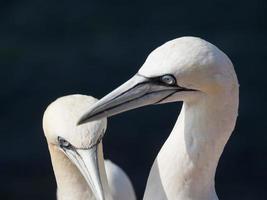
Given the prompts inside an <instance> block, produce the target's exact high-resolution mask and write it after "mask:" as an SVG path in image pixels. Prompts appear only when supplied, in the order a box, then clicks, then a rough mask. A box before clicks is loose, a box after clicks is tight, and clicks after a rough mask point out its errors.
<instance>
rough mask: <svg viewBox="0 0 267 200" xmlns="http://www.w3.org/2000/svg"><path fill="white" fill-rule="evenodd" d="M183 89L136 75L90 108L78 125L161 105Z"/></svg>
mask: <svg viewBox="0 0 267 200" xmlns="http://www.w3.org/2000/svg"><path fill="white" fill-rule="evenodd" d="M182 89H183V88H181V87H179V86H177V85H172V86H170V85H164V84H162V83H160V82H159V81H157V79H156V78H146V77H144V76H142V75H139V74H136V75H135V76H133V77H132V78H131V79H130V80H128V81H127V82H126V83H124V84H123V85H121V86H120V87H118V88H117V89H115V90H114V91H112V92H111V93H109V94H108V95H106V96H105V97H103V98H102V99H100V100H99V101H98V102H97V103H95V104H94V105H93V106H92V107H91V108H89V110H88V111H87V112H86V113H85V114H84V115H83V116H82V117H81V118H80V120H79V122H78V125H79V124H83V123H86V122H89V121H93V120H97V119H100V118H102V117H109V116H113V115H116V114H118V113H121V112H125V111H127V110H132V109H135V108H138V107H141V106H145V105H151V104H158V103H161V102H162V101H163V100H165V99H167V98H168V97H170V96H172V95H173V94H175V93H176V92H178V91H181V90H182Z"/></svg>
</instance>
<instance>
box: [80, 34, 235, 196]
mask: <svg viewBox="0 0 267 200" xmlns="http://www.w3.org/2000/svg"><path fill="white" fill-rule="evenodd" d="M178 101H181V102H183V105H182V108H181V111H180V114H179V116H178V119H177V121H176V123H175V125H174V127H173V129H172V131H171V133H170V135H169V136H168V138H167V140H166V141H165V143H164V144H163V146H162V147H161V149H160V151H159V153H158V155H157V157H156V159H155V160H154V163H153V165H152V168H151V170H150V173H149V176H148V180H147V184H146V189H145V193H144V197H143V199H144V200H151V199H153V200H218V195H217V194H216V190H215V180H214V179H215V173H216V168H217V165H218V161H219V159H220V156H221V154H222V152H223V149H224V147H225V144H226V143H227V141H228V139H229V137H230V135H231V134H232V132H233V130H234V127H235V123H236V119H237V116H238V104H239V83H238V79H237V75H236V73H235V69H234V66H233V64H232V62H231V60H230V58H229V57H228V56H227V55H226V54H225V53H224V52H223V51H221V50H220V49H219V48H218V47H216V46H215V45H213V44H211V43H209V42H207V41H206V40H204V39H201V38H199V37H193V36H184V37H180V38H176V39H173V40H170V41H168V42H166V43H164V44H163V45H161V46H159V47H158V48H156V49H155V50H153V51H152V52H151V53H150V54H149V56H148V57H147V59H146V61H145V62H144V64H143V65H142V66H141V68H140V69H139V71H138V72H137V74H135V75H134V76H133V77H132V78H130V80H128V81H127V82H125V83H124V84H122V85H121V86H120V87H118V88H117V89H115V90H113V91H112V92H111V93H109V94H108V95H106V96H105V97H103V98H102V99H100V100H99V101H98V102H97V103H95V104H94V105H93V106H91V107H88V108H87V110H85V111H84V114H83V115H82V116H81V117H80V119H79V121H78V122H77V124H78V125H79V124H84V123H86V122H89V121H93V120H96V119H100V118H101V117H110V116H113V115H116V114H118V113H121V112H125V111H128V110H131V109H134V108H138V107H142V106H146V105H158V104H164V103H170V102H178ZM159 117H160V116H159ZM144 120H147V119H144ZM163 120H168V119H166V117H164V118H163V119H162V121H163Z"/></svg>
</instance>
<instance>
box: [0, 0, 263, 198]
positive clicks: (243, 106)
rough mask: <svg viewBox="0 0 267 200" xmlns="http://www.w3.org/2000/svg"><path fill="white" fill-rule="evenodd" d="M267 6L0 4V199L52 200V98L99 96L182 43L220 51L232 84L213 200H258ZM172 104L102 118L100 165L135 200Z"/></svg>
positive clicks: (167, 126) (254, 0)
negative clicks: (236, 92)
mask: <svg viewBox="0 0 267 200" xmlns="http://www.w3.org/2000/svg"><path fill="white" fill-rule="evenodd" d="M266 20H267V1H266V0H251V1H244V0H243V1H230V0H227V1H226V0H224V1H219V0H208V1H189V0H176V1H169V0H165V1H161V2H158V1H139V2H134V1H132V2H127V1H111V0H110V1H89V0H87V1H85V0H82V1H67V0H65V1H52V0H25V1H21V0H1V1H0V64H1V79H0V81H1V84H0V87H1V98H0V102H1V104H0V105H1V111H0V120H1V126H0V132H1V145H0V158H1V159H0V162H1V163H0V174H1V175H0V176H1V182H0V188H1V191H0V198H1V199H11V200H13V199H23V200H24V199H27V200H36V199H38V200H47V199H55V192H56V184H55V179H54V175H53V171H52V167H51V163H50V158H49V153H48V150H47V145H46V141H45V138H44V136H43V132H42V114H43V112H44V110H45V108H46V106H47V105H48V104H49V103H50V102H52V101H53V100H55V99H56V98H57V97H60V96H63V95H67V94H73V93H81V94H88V95H93V96H95V97H97V98H100V97H102V96H103V95H105V94H106V93H107V92H109V91H111V90H112V89H114V88H115V87H116V86H118V85H119V84H121V83H123V82H124V81H126V80H127V79H128V78H129V77H131V76H132V75H133V74H134V73H136V71H137V70H138V69H139V67H140V66H141V65H142V64H143V62H144V60H145V58H146V56H147V55H148V54H149V53H150V52H151V51H152V50H153V49H154V48H156V47H157V46H159V45H161V44H162V43H164V42H166V41H168V40H170V39H174V38H177V37H180V36H184V35H192V36H199V37H202V38H204V39H206V40H208V41H210V42H211V43H213V44H215V45H216V46H218V47H219V48H220V49H222V50H223V51H224V52H225V53H226V54H227V55H228V56H229V57H230V58H231V59H232V61H233V63H234V65H235V69H236V72H237V74H238V77H239V81H240V85H241V88H240V89H241V92H240V100H241V101H240V111H239V118H238V122H237V127H236V130H235V132H234V134H233V135H232V137H231V139H230V141H229V143H228V144H227V146H226V149H225V151H224V154H223V156H222V158H221V161H220V164H219V167H218V171H217V176H216V188H217V192H218V195H219V197H220V198H221V199H226V200H232V199H242V200H248V199H257V200H263V199H267V191H266V187H267V183H266V178H267V160H266V158H267V148H266V144H267V135H266V129H267V123H266V115H265V112H266V111H267V109H266V105H265V103H266V101H267V96H266V86H267V84H266V83H267V78H266V72H267V70H266V67H267V66H266V64H267V61H266V60H267V57H266V53H267V37H266V34H267V23H266ZM180 106H181V105H180V104H167V105H161V106H154V107H146V108H143V109H138V110H134V111H131V112H128V113H124V114H121V115H118V116H116V117H113V118H111V119H109V124H108V131H107V133H106V137H105V138H104V148H105V149H104V150H105V155H106V157H107V158H109V159H111V160H113V161H114V162H116V163H117V164H119V165H120V166H121V167H122V168H123V169H125V170H126V171H127V173H128V174H129V176H130V178H131V179H132V181H133V183H134V186H135V188H136V192H137V194H138V197H139V199H141V197H142V195H143V191H144V187H145V183H146V179H147V176H148V172H149V169H150V166H151V165H152V162H153V160H154V158H155V156H156V155H157V153H158V151H159V149H160V147H161V145H162V144H163V142H164V141H165V139H166V138H167V137H168V134H169V133H170V131H171V129H172V126H173V125H174V122H175V121H176V117H177V114H178V113H179V109H180Z"/></svg>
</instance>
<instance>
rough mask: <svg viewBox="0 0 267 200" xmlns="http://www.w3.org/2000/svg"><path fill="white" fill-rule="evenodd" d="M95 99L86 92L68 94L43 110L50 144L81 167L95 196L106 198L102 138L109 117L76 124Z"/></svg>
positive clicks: (44, 124) (80, 169)
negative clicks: (80, 124)
mask: <svg viewBox="0 0 267 200" xmlns="http://www.w3.org/2000/svg"><path fill="white" fill-rule="evenodd" d="M96 101H97V99H95V98H93V97H90V96H85V95H69V96H64V97H61V98H59V99H57V100H56V101H54V102H53V103H51V104H50V105H49V106H48V108H47V109H46V111H45V113H44V117H43V129H44V132H45V136H46V138H47V142H48V143H49V145H54V147H56V149H58V150H60V151H61V152H62V153H64V154H65V156H67V158H69V160H70V161H71V162H72V163H73V164H74V165H75V166H76V167H77V168H78V169H79V171H80V173H81V174H82V175H83V177H84V178H85V180H86V182H87V183H88V185H89V187H90V189H91V191H92V192H93V194H94V196H95V197H96V199H98V200H104V199H105V190H104V186H103V183H104V182H105V181H104V182H103V180H104V179H103V171H101V170H102V169H103V163H102V161H101V160H103V154H102V143H101V140H102V137H103V135H104V133H105V130H106V126H107V120H106V118H103V119H101V120H98V121H94V122H91V123H88V124H85V125H82V126H76V123H77V120H78V119H79V117H80V115H81V114H82V113H83V110H84V109H85V108H87V107H88V106H91V105H92V104H93V103H95V102H96ZM54 160H56V158H54ZM104 184H105V183H104Z"/></svg>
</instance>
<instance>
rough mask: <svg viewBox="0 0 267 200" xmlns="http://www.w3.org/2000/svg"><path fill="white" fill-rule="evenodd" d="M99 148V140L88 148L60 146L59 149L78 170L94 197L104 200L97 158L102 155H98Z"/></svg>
mask: <svg viewBox="0 0 267 200" xmlns="http://www.w3.org/2000/svg"><path fill="white" fill-rule="evenodd" d="M100 148H102V147H101V142H100V143H98V144H96V145H94V146H93V147H91V148H89V149H77V148H75V147H72V148H70V149H66V148H61V150H62V151H63V152H64V153H65V155H66V156H67V157H68V158H69V159H70V160H71V161H72V162H73V163H74V164H75V165H76V167H77V168H78V169H79V170H80V172H81V174H82V175H83V177H84V179H85V180H86V182H87V183H88V185H89V187H90V188H91V190H92V192H93V194H94V195H95V197H96V199H97V200H105V193H104V190H103V185H102V181H101V174H100V168H99V159H98V158H99V156H103V155H99V153H101V151H100Z"/></svg>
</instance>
